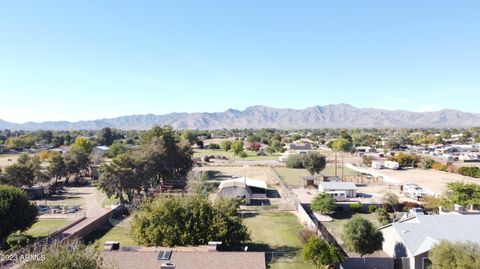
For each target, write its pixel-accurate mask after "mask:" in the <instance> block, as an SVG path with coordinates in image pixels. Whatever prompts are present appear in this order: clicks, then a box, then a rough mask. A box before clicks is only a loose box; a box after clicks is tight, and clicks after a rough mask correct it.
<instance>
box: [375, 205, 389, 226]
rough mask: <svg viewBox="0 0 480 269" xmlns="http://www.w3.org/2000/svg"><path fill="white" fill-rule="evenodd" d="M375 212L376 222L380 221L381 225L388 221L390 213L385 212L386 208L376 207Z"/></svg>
mask: <svg viewBox="0 0 480 269" xmlns="http://www.w3.org/2000/svg"><path fill="white" fill-rule="evenodd" d="M375 214H376V215H377V220H378V222H380V223H381V224H382V225H387V224H389V223H390V215H389V214H388V213H387V210H386V209H385V208H383V207H380V208H378V209H377V210H376V211H375Z"/></svg>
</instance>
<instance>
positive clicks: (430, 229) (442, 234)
mask: <svg viewBox="0 0 480 269" xmlns="http://www.w3.org/2000/svg"><path fill="white" fill-rule="evenodd" d="M392 226H393V228H394V229H395V230H397V232H398V234H399V235H400V238H401V239H402V242H403V244H404V245H405V247H406V248H408V249H409V250H410V252H411V253H413V254H414V255H418V254H421V253H424V252H426V251H428V250H430V248H431V247H432V246H433V245H434V244H435V243H436V242H438V241H440V240H448V241H452V242H456V241H473V242H476V243H480V215H418V216H416V219H412V220H411V221H407V222H396V223H393V224H392Z"/></svg>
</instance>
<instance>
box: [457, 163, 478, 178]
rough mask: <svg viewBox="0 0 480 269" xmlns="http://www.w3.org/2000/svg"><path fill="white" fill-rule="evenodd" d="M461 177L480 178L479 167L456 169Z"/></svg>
mask: <svg viewBox="0 0 480 269" xmlns="http://www.w3.org/2000/svg"><path fill="white" fill-rule="evenodd" d="M458 173H459V174H460V175H462V176H467V177H475V178H480V167H472V166H463V167H460V168H459V169H458Z"/></svg>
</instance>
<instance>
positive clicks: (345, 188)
mask: <svg viewBox="0 0 480 269" xmlns="http://www.w3.org/2000/svg"><path fill="white" fill-rule="evenodd" d="M318 191H319V192H325V193H329V194H331V195H332V197H333V198H335V197H338V198H339V199H336V200H337V201H340V200H344V199H345V198H355V197H356V196H357V186H356V185H355V183H353V182H322V183H320V184H318ZM340 193H344V195H341V194H340Z"/></svg>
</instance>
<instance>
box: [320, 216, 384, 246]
mask: <svg viewBox="0 0 480 269" xmlns="http://www.w3.org/2000/svg"><path fill="white" fill-rule="evenodd" d="M359 215H360V216H361V217H362V218H365V219H368V220H370V221H371V222H373V223H374V224H375V225H376V226H377V227H380V223H379V222H378V220H377V215H376V214H373V213H369V214H363V213H361V214H359ZM331 217H332V218H333V219H334V220H333V221H332V222H322V224H323V225H325V227H326V228H327V230H328V231H329V232H330V233H331V234H332V235H333V237H335V239H337V242H338V243H339V244H342V233H343V226H344V225H345V223H347V222H348V221H349V220H350V218H351V217H352V215H351V214H350V213H342V212H335V213H333V214H332V215H331Z"/></svg>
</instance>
